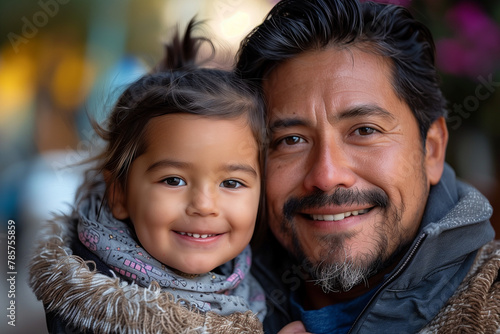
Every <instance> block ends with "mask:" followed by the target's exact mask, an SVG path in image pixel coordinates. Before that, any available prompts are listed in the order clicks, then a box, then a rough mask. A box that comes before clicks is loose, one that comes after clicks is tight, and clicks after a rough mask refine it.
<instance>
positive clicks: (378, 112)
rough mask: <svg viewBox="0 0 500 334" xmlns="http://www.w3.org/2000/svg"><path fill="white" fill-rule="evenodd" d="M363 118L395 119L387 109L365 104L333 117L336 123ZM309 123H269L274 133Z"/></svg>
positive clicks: (291, 119)
mask: <svg viewBox="0 0 500 334" xmlns="http://www.w3.org/2000/svg"><path fill="white" fill-rule="evenodd" d="M361 116H379V117H383V118H387V119H391V120H394V119H395V117H394V115H393V114H392V113H390V112H389V111H388V110H387V109H385V108H382V107H380V106H378V105H372V104H365V105H360V106H355V107H352V108H349V109H347V110H344V111H341V112H340V113H338V114H335V115H334V116H333V117H334V119H335V121H340V120H343V119H348V118H355V117H361ZM308 125H309V122H308V121H307V120H304V119H301V118H298V117H289V118H278V119H276V120H273V121H271V122H270V123H269V130H270V131H271V132H274V131H276V130H278V129H283V128H288V127H293V126H308Z"/></svg>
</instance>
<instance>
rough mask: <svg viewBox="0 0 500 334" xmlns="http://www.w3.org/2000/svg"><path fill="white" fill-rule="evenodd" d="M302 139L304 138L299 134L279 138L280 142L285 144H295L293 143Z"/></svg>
mask: <svg viewBox="0 0 500 334" xmlns="http://www.w3.org/2000/svg"><path fill="white" fill-rule="evenodd" d="M302 141H304V139H302V138H301V137H299V136H289V137H286V138H283V139H282V140H281V142H282V143H285V144H286V145H295V144H298V143H300V142H302Z"/></svg>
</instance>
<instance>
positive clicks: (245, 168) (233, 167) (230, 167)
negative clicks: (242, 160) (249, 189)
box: [223, 164, 258, 177]
mask: <svg viewBox="0 0 500 334" xmlns="http://www.w3.org/2000/svg"><path fill="white" fill-rule="evenodd" d="M223 170H226V171H228V172H235V171H240V172H245V173H248V174H251V175H252V176H254V177H257V176H258V174H257V172H256V171H255V169H254V168H253V167H252V166H250V165H247V164H227V165H225V166H224V168H223Z"/></svg>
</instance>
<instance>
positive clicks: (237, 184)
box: [220, 180, 243, 189]
mask: <svg viewBox="0 0 500 334" xmlns="http://www.w3.org/2000/svg"><path fill="white" fill-rule="evenodd" d="M220 186H221V187H224V188H232V189H236V188H239V187H243V184H242V183H241V182H238V181H235V180H225V181H222V182H221V184H220Z"/></svg>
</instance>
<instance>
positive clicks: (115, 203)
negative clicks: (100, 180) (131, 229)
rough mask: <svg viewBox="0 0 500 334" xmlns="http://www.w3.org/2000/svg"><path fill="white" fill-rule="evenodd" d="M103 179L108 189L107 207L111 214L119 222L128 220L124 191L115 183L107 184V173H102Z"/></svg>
mask: <svg viewBox="0 0 500 334" xmlns="http://www.w3.org/2000/svg"><path fill="white" fill-rule="evenodd" d="M104 179H105V180H106V184H107V187H108V192H107V200H108V205H109V208H110V210H111V213H113V217H115V218H116V219H120V220H123V219H126V218H128V217H129V214H128V210H127V196H126V194H125V191H124V190H123V187H122V186H121V185H120V184H119V182H117V181H113V182H111V183H108V180H109V179H110V178H109V173H107V172H104Z"/></svg>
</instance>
